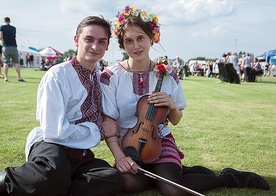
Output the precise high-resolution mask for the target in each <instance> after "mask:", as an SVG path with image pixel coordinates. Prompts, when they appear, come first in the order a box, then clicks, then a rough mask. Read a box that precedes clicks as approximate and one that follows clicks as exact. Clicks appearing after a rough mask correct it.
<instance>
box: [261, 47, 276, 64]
mask: <svg viewBox="0 0 276 196" xmlns="http://www.w3.org/2000/svg"><path fill="white" fill-rule="evenodd" d="M271 56H276V49H275V50H268V51H266V52H265V53H263V54H262V55H259V56H257V57H262V58H263V59H267V61H269V59H270V57H271Z"/></svg>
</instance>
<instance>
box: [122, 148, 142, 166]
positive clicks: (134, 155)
mask: <svg viewBox="0 0 276 196" xmlns="http://www.w3.org/2000/svg"><path fill="white" fill-rule="evenodd" d="M123 152H124V153H125V155H126V156H128V157H130V158H132V159H133V160H134V161H136V162H139V163H142V162H143V161H142V159H141V158H140V157H138V156H137V150H136V149H135V148H134V147H133V146H128V147H125V148H124V149H123Z"/></svg>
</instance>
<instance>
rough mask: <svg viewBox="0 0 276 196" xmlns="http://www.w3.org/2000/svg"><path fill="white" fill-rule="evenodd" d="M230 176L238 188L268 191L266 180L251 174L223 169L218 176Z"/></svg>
mask: <svg viewBox="0 0 276 196" xmlns="http://www.w3.org/2000/svg"><path fill="white" fill-rule="evenodd" d="M225 175H230V176H231V177H232V178H233V179H234V180H235V182H236V183H237V187H239V188H256V189H262V190H270V186H269V184H268V183H267V182H266V180H265V179H264V178H263V177H261V176H259V175H258V174H255V173H253V172H244V171H237V170H234V169H232V168H225V169H223V170H222V171H221V173H220V176H225Z"/></svg>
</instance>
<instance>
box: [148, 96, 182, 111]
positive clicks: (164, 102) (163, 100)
mask: <svg viewBox="0 0 276 196" xmlns="http://www.w3.org/2000/svg"><path fill="white" fill-rule="evenodd" d="M148 101H149V103H150V104H154V106H156V107H158V106H167V107H168V108H169V109H170V110H175V109H177V107H176V105H175V103H174V102H173V100H172V99H171V98H170V96H169V95H168V94H167V93H166V92H153V93H152V94H151V95H149V97H148Z"/></svg>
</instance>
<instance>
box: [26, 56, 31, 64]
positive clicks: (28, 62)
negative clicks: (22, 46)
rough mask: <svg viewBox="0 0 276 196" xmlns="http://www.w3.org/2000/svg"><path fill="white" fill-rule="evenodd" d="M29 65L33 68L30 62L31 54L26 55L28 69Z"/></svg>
mask: <svg viewBox="0 0 276 196" xmlns="http://www.w3.org/2000/svg"><path fill="white" fill-rule="evenodd" d="M28 65H30V67H31V62H30V55H29V53H27V54H26V67H28Z"/></svg>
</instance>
